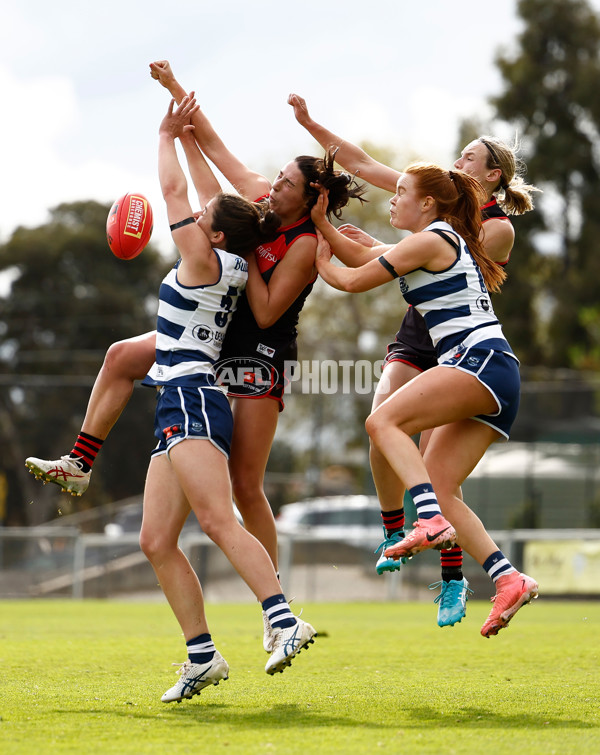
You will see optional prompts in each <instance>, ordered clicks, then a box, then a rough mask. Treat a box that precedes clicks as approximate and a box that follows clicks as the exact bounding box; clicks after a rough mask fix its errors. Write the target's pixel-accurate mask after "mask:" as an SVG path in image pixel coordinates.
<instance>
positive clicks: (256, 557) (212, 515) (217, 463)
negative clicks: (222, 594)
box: [171, 440, 281, 602]
mask: <svg viewBox="0 0 600 755" xmlns="http://www.w3.org/2000/svg"><path fill="white" fill-rule="evenodd" d="M171 463H172V465H173V469H174V471H175V474H176V475H177V478H178V479H179V482H180V485H181V487H182V489H183V492H184V494H185V496H186V498H187V500H188V501H189V503H190V506H191V507H192V510H193V512H194V513H195V515H196V517H197V518H198V521H199V523H200V526H201V527H202V529H203V531H204V532H205V533H206V534H207V535H208V537H210V539H211V540H212V541H213V542H214V543H216V545H218V546H219V548H220V549H221V550H222V551H223V553H224V554H225V555H226V556H227V558H228V559H229V561H230V562H231V564H232V565H233V567H234V569H235V570H236V571H237V573H238V574H239V575H240V577H241V578H242V579H243V580H244V581H245V582H246V584H247V585H248V586H249V587H250V589H251V590H252V592H253V593H254V594H255V595H256V597H257V598H258V600H259V601H261V602H262V601H264V600H265V599H266V598H268V597H270V596H272V595H277V594H279V593H280V592H281V586H280V584H279V581H278V579H277V575H276V574H275V569H274V567H273V563H272V561H271V559H270V558H269V555H268V554H267V552H266V550H265V549H264V548H263V546H262V545H261V544H260V542H259V541H258V540H257V539H256V538H255V537H254V536H253V535H251V534H250V533H249V532H248V531H247V530H246V529H244V527H242V526H241V525H240V523H239V522H238V520H237V519H236V518H235V514H234V513H233V504H232V495H231V483H230V480H229V471H228V468H227V459H226V458H225V456H224V454H222V453H221V451H219V450H218V449H217V448H215V446H213V445H212V444H211V443H210V441H207V440H184V441H183V442H181V443H178V444H177V445H176V446H175V447H174V448H173V449H172V450H171Z"/></svg>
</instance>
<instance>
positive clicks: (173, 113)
mask: <svg viewBox="0 0 600 755" xmlns="http://www.w3.org/2000/svg"><path fill="white" fill-rule="evenodd" d="M194 107H195V102H194V100H193V99H190V98H188V97H184V98H183V100H182V103H181V105H180V106H179V107H178V108H177V110H174V101H173V100H171V102H170V103H169V109H168V110H167V114H166V115H165V117H164V118H163V120H162V123H161V124H160V128H159V132H158V178H159V182H160V188H161V191H162V194H163V197H164V200H165V203H166V205H167V217H168V220H169V225H170V226H174V225H175V226H177V225H178V224H179V223H181V222H182V221H186V220H188V219H189V218H191V217H193V213H192V206H191V204H190V201H189V198H188V193H187V188H188V187H187V180H186V178H185V174H184V172H183V170H182V168H181V165H180V164H179V159H178V157H177V150H176V148H175V139H176V138H178V137H180V136H181V135H184V134H186V132H188V131H191V130H192V129H193V126H191V125H190V124H189V120H190V116H191V114H192V112H193V108H194ZM171 232H172V235H173V241H174V242H175V244H176V245H177V248H178V249H179V252H180V254H181V258H182V263H181V265H180V269H179V273H178V275H179V277H180V280H181V282H182V283H184V285H201V284H203V283H209V282H213V281H214V280H215V279H216V278H217V276H218V274H219V263H218V260H217V258H216V256H215V254H214V253H213V251H212V247H211V244H210V242H209V239H208V237H207V236H206V234H205V233H204V232H203V231H202V230H201V229H200V228H199V227H198V225H197V224H196V222H188V223H185V224H184V225H179V226H178V227H176V228H173V227H172V228H171Z"/></svg>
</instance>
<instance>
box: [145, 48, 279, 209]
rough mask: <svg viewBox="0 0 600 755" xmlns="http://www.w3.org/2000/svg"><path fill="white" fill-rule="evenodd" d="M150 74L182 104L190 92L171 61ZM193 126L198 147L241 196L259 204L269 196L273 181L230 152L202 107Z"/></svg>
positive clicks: (153, 65)
mask: <svg viewBox="0 0 600 755" xmlns="http://www.w3.org/2000/svg"><path fill="white" fill-rule="evenodd" d="M150 73H151V75H152V78H154V79H156V80H157V81H159V82H160V83H161V84H162V86H164V87H165V89H167V90H168V91H169V92H170V93H171V96H172V97H173V98H174V99H175V101H176V102H178V103H179V102H181V100H182V99H183V97H185V95H186V91H185V89H184V88H183V87H182V86H181V84H180V83H179V82H178V81H177V80H176V79H175V76H174V74H173V71H172V69H171V66H170V65H169V61H168V60H157V61H156V62H154V63H150ZM192 123H193V124H194V138H195V139H196V141H197V142H198V146H199V147H200V149H201V150H202V152H204V154H205V155H206V157H208V159H209V160H210V161H211V162H212V163H213V164H214V165H216V167H217V168H218V169H219V170H220V171H221V173H222V174H223V175H224V176H225V178H226V179H227V180H228V181H229V183H230V184H231V185H232V186H233V187H234V188H235V190H236V191H237V192H238V193H239V194H241V195H242V196H243V197H246V198H247V199H249V200H250V201H255V200H256V199H259V198H260V197H262V196H264V195H265V194H268V193H269V191H270V189H271V183H270V181H268V179H266V178H265V177H264V176H262V175H261V174H260V173H256V172H255V171H252V170H250V169H249V168H248V167H247V166H246V165H244V163H242V162H241V161H240V160H238V158H237V157H236V156H235V155H234V154H233V153H231V152H230V151H229V150H228V149H227V147H226V146H225V144H224V143H223V141H222V139H221V137H220V136H219V135H218V134H217V132H216V131H215V129H214V128H213V126H212V124H211V122H210V121H209V120H208V118H207V117H206V115H205V114H204V113H203V112H202V110H201V109H200V108H198V110H196V111H195V113H194V115H193V117H192Z"/></svg>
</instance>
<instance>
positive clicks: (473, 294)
mask: <svg viewBox="0 0 600 755" xmlns="http://www.w3.org/2000/svg"><path fill="white" fill-rule="evenodd" d="M424 231H433V232H434V233H438V234H440V235H441V236H442V238H444V239H445V240H446V241H448V243H450V244H452V246H453V247H454V248H455V249H456V253H457V256H456V260H455V262H453V263H452V265H450V266H449V267H448V268H446V269H445V270H439V271H432V270H426V269H425V268H417V269H416V270H413V271H412V272H410V273H407V274H406V275H403V276H401V277H399V283H400V291H401V292H402V295H403V296H404V298H405V299H406V301H407V303H408V304H412V306H413V307H414V308H415V309H416V310H417V312H419V314H420V315H422V316H423V318H424V320H425V324H426V326H427V330H428V331H429V335H430V336H431V340H432V341H433V345H434V346H435V349H436V353H437V357H438V362H442V361H444V360H445V359H447V358H448V357H450V356H451V355H452V353H453V352H454V351H455V350H456V349H457V348H459V347H460V348H468V347H470V346H473V345H475V344H482V343H483V342H485V345H486V347H487V348H490V349H495V350H497V351H503V352H505V353H507V354H511V355H512V351H511V348H510V346H509V344H508V342H507V341H506V339H505V338H504V335H503V333H502V327H501V326H500V323H499V322H498V320H497V319H496V315H495V314H494V309H493V307H492V303H491V301H490V295H489V293H488V291H487V289H486V287H485V283H484V281H483V276H482V275H481V271H480V270H479V267H478V266H477V263H476V262H475V260H474V259H473V257H472V256H471V253H470V252H469V250H468V248H467V245H466V244H465V242H464V240H463V239H462V238H461V237H460V236H459V235H458V234H457V233H456V231H454V229H453V228H452V226H451V225H450V224H449V223H446V222H445V221H441V220H436V221H434V222H433V223H431V224H430V225H428V226H427V228H425V229H424ZM442 231H448V232H449V233H450V234H451V236H446V235H445V234H443V233H440V232H442ZM454 239H456V240H454ZM380 259H382V258H380ZM386 263H387V260H385V258H384V261H383V262H382V264H384V266H385V267H386V268H387V269H389V267H391V266H389V267H388V265H389V263H387V264H386Z"/></svg>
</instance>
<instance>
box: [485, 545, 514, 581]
mask: <svg viewBox="0 0 600 755" xmlns="http://www.w3.org/2000/svg"><path fill="white" fill-rule="evenodd" d="M483 568H484V569H485V570H486V572H487V573H488V576H489V577H490V579H491V580H492V581H494V582H495V581H496V580H497V579H498V578H499V577H506V575H507V574H512V573H513V572H516V571H517V570H516V569H515V567H514V566H513V565H512V564H511V563H510V561H509V560H508V559H507V558H506V556H505V555H504V553H502V551H496V552H495V553H492V555H491V556H488V557H487V558H486V560H485V561H484V562H483Z"/></svg>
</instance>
